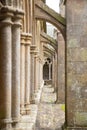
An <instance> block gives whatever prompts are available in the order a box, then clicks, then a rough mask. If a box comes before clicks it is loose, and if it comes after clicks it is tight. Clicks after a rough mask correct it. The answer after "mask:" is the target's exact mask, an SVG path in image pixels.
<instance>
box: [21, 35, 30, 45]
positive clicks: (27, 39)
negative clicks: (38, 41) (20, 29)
mask: <svg viewBox="0 0 87 130" xmlns="http://www.w3.org/2000/svg"><path fill="white" fill-rule="evenodd" d="M31 43H32V34H30V33H22V34H21V44H24V45H29V46H30V45H31Z"/></svg>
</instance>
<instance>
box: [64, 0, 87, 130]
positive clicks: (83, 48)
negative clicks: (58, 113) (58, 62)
mask: <svg viewBox="0 0 87 130" xmlns="http://www.w3.org/2000/svg"><path fill="white" fill-rule="evenodd" d="M66 11H67V12H66V15H67V16H66V17H67V48H66V49H67V55H66V58H67V61H66V62H67V63H66V65H67V75H66V76H67V77H66V85H67V87H66V90H67V91H66V109H67V111H66V125H67V127H68V128H69V129H70V130H72V129H73V130H77V129H81V130H82V129H84V130H86V129H87V13H86V12H87V0H79V1H78V0H67V5H66ZM83 127H86V128H83Z"/></svg>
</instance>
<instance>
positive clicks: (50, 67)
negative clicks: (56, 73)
mask: <svg viewBox="0 0 87 130" xmlns="http://www.w3.org/2000/svg"><path fill="white" fill-rule="evenodd" d="M49 80H51V63H49Z"/></svg>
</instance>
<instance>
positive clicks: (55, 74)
mask: <svg viewBox="0 0 87 130" xmlns="http://www.w3.org/2000/svg"><path fill="white" fill-rule="evenodd" d="M56 90H57V54H56V53H55V58H54V91H56Z"/></svg>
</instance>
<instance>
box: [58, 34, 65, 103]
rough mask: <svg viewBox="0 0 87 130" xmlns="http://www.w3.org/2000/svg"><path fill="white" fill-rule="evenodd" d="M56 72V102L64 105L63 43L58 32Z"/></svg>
mask: <svg viewBox="0 0 87 130" xmlns="http://www.w3.org/2000/svg"><path fill="white" fill-rule="evenodd" d="M57 70H58V76H57V77H58V78H57V88H58V90H57V100H58V103H65V42H64V39H63V36H62V34H61V33H60V32H58V48H57Z"/></svg>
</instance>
